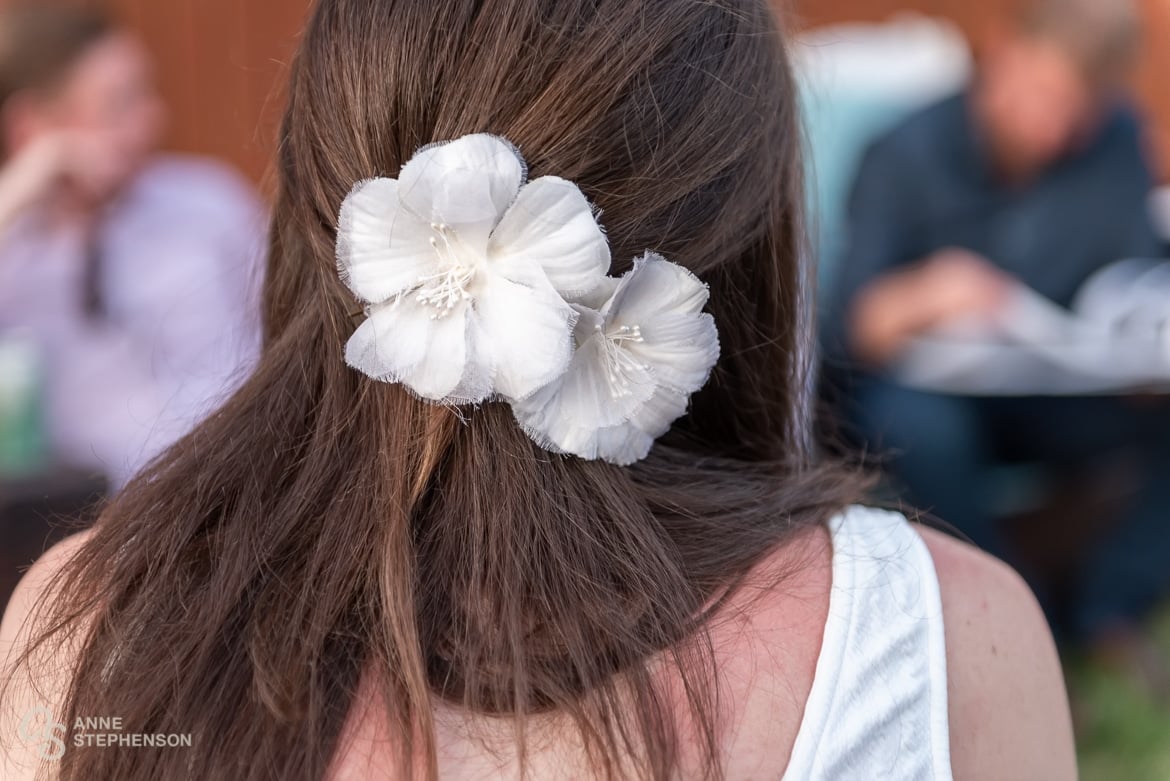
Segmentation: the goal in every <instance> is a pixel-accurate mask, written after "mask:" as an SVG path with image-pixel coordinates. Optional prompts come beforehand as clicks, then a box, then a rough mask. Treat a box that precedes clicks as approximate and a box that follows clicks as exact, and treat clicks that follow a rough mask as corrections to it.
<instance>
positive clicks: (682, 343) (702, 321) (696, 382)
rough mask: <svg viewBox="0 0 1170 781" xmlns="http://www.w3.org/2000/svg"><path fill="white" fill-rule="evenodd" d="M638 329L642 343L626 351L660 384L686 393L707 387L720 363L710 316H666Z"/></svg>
mask: <svg viewBox="0 0 1170 781" xmlns="http://www.w3.org/2000/svg"><path fill="white" fill-rule="evenodd" d="M639 328H640V329H641V333H642V341H641V342H630V343H628V344H627V345H626V349H628V350H629V351H630V352H631V353H632V354H633V355H635V356H636V357H637V358H638V360H639V361H641V362H642V363H645V364H647V365H648V366H650V367H651V368H652V369H653V371H654V376H655V378H656V379H657V380H658V382H659V383H661V384H663V385H667V386H670V387H672V388H674V389H676V390H678V391H680V392H682V393H686V394H690V393H694V392H695V391H697V390H699V389H700V388H702V387H703V386H704V385H706V384H707V379H708V378H709V377H710V376H711V369H713V368H714V367H715V363H716V361H718V360H719V331H718V329H717V328H716V327H715V319H714V318H713V317H711V315H708V314H702V315H685V314H684V315H678V314H671V315H664V316H659V317H657V318H654V319H651V320H648V321H644V323H643V324H642V325H641V326H639Z"/></svg>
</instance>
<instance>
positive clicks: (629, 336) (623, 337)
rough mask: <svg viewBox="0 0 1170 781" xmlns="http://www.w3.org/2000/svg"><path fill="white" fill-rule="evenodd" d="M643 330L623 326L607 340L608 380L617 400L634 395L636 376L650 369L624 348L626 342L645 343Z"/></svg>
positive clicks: (606, 368) (606, 364) (606, 366)
mask: <svg viewBox="0 0 1170 781" xmlns="http://www.w3.org/2000/svg"><path fill="white" fill-rule="evenodd" d="M643 341H645V340H644V339H643V338H642V329H641V328H639V327H638V326H636V325H635V326H622V327H621V328H619V329H617V330H616V331H614V333H612V334H609V335H608V336H607V337H606V339H605V353H606V361H605V372H606V379H608V380H609V385H610V387H611V388H612V390H613V394H614V397H615V398H625V397H627V396H631V395H633V393H634V384H635V381H634V376H635V375H637V374H639V373H644V372H646V371H647V370H648V369H649V367H648V366H647V365H646V364H644V363H641V362H640V361H637V360H635V359H634V357H633V356H632V355H630V353H629V352H628V351H627V350H626V349H625V348H624V347H623V344H624V343H625V342H643Z"/></svg>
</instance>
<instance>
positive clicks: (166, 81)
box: [109, 0, 310, 181]
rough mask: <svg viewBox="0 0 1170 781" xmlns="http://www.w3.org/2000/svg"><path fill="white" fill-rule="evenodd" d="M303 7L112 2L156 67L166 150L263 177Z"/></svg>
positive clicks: (222, 0) (241, 0) (273, 1)
mask: <svg viewBox="0 0 1170 781" xmlns="http://www.w3.org/2000/svg"><path fill="white" fill-rule="evenodd" d="M309 5H310V1H309V0H110V2H109V6H110V7H112V8H113V10H114V11H115V13H117V14H118V16H119V18H120V19H122V20H124V21H125V22H127V23H128V24H130V25H131V26H132V27H133V28H134V29H135V30H137V31H138V32H139V33H140V34H141V35H142V36H143V37H144V38H145V39H146V42H147V45H148V46H149V47H150V48H151V50H152V52H153V53H154V55H155V57H156V58H157V60H158V64H159V79H160V82H161V86H162V89H163V92H164V94H165V95H166V96H167V98H168V100H169V101H170V103H171V109H172V118H171V127H170V144H171V146H173V147H174V148H176V149H181V150H185V151H193V152H198V153H201V154H209V155H214V156H216V157H220V158H223V159H226V160H228V161H231V162H233V163H235V164H236V165H237V166H239V167H240V168H241V169H242V170H243V171H244V172H245V173H247V174H248V175H249V176H251V177H252V178H253V179H255V180H257V181H260V180H261V179H262V178H263V177H264V176H265V174H266V173H267V172H268V170H269V161H270V160H271V154H272V149H273V146H274V143H275V139H276V133H277V128H278V126H279V122H280V112H281V109H282V103H283V94H282V88H283V84H284V82H285V80H286V79H287V75H288V74H287V66H288V64H289V63H290V62H291V60H292V56H293V53H294V51H295V49H296V42H297V36H298V34H299V32H300V29H301V27H302V25H303V23H304V18H305V15H306V14H307V12H308V8H309Z"/></svg>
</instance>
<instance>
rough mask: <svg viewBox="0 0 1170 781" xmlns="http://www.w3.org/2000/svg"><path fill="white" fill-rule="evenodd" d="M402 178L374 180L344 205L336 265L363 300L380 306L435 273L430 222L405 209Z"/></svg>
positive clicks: (340, 222)
mask: <svg viewBox="0 0 1170 781" xmlns="http://www.w3.org/2000/svg"><path fill="white" fill-rule="evenodd" d="M398 193H399V187H398V182H396V181H394V180H393V179H370V180H369V181H365V182H362V183H360V184H358V185H357V186H356V187H355V188H354V189H353V192H351V193H350V194H349V196H348V197H346V199H345V201H344V202H343V203H342V204H341V216H340V217H339V218H338V222H337V268H338V271H339V273H340V274H341V279H342V281H343V282H345V284H346V285H347V286H348V287H349V289H350V290H352V291H353V293H354V295H356V296H357V297H358V298H360V299H361V300H363V301H365V302H367V303H370V304H380V303H383V302H384V301H388V300H389V299H390V298H392V297H394V296H395V295H397V294H399V293H401V292H403V291H406V290H409V289H410V288H411V287H413V286H414V285H415V284H416V283H417V282H418V280H419V278H421V277H425V276H427V275H428V274H431V273H433V269H434V268H435V265H436V261H437V258H436V255H435V251H434V249H433V248H432V247H431V245H430V237H431V235H432V234H431V232H430V226H429V225H428V224H424V223H423V222H422V221H420V220H419V219H418V217H417V216H415V215H414V214H413V213H411V212H409V211H407V210H405V209H403V208H402V204H401V202H400V201H399V199H398Z"/></svg>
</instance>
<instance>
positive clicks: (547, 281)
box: [337, 134, 610, 404]
mask: <svg viewBox="0 0 1170 781" xmlns="http://www.w3.org/2000/svg"><path fill="white" fill-rule="evenodd" d="M526 175H527V171H526V168H525V164H524V161H523V159H522V158H521V157H520V155H519V153H518V152H517V151H516V149H515V148H514V147H513V146H512V145H511V144H509V143H508V142H506V141H504V140H503V139H500V138H497V137H495V136H490V135H483V134H480V135H470V136H464V137H463V138H460V139H458V140H455V141H451V142H449V143H445V144H438V145H434V146H430V147H425V148H423V149H421V150H419V152H418V153H417V154H416V155H415V156H414V157H413V158H412V159H411V160H410V161H409V162H408V163H407V164H406V165H405V166H403V168H402V171H401V173H400V175H399V178H398V179H397V180H395V179H372V180H369V181H366V182H363V183H361V184H359V185H358V186H357V187H356V188H355V189H354V190H353V192H352V193H350V195H349V197H347V198H346V199H345V202H344V204H343V205H342V208H341V216H340V220H339V223H338V238H337V257H338V267H339V271H340V273H341V277H342V279H343V280H344V281H345V283H346V284H347V285H348V286H349V288H350V290H351V291H353V293H354V295H356V296H357V297H358V298H359V299H360V300H361V301H362V302H364V303H365V304H366V314H367V320H366V321H365V322H364V323H363V324H362V325H361V326H360V327H359V328H358V329H357V331H356V332H355V333H354V335H353V337H352V338H351V339H350V341H349V344H348V345H347V346H346V361H347V363H349V365H350V366H352V367H353V368H355V369H357V370H359V371H361V372H363V373H364V374H367V375H368V376H370V377H372V378H374V379H377V380H382V381H385V382H395V383H402V384H403V385H405V386H407V387H408V388H410V389H411V390H412V391H413V392H414V393H416V394H417V395H418V396H420V397H422V398H424V399H428V400H431V401H435V402H440V403H450V404H463V403H477V402H480V401H483V400H485V399H488V398H490V397H493V396H496V395H501V396H504V397H507V398H510V399H523V398H526V397H527V396H529V395H531V394H532V393H533V392H535V391H536V390H538V389H539V388H541V387H543V386H545V385H547V384H549V383H550V382H552V381H553V380H555V379H556V378H557V377H559V376H560V375H562V374H563V373H564V371H565V369H566V367H567V366H568V363H569V361H570V358H571V356H572V333H573V328H574V326H575V324H576V320H577V313H576V311H575V310H574V309H573V307H572V306H571V305H570V304H569V303H567V301H566V298H572V297H578V296H581V295H583V294H587V293H589V292H590V291H592V290H594V289H595V288H596V287H597V286H598V285H600V284H601V283H602V282H603V281H604V279H605V274H606V272H607V270H608V269H609V261H610V254H609V244H608V242H607V241H606V238H605V234H604V233H603V232H602V230H601V227H600V226H599V225H598V224H597V220H596V218H595V217H594V214H593V210H592V209H591V207H590V205H589V203H588V201H586V199H585V196H584V195H583V194H582V193H581V191H580V190H579V189H578V188H577V186H576V185H574V184H573V183H571V182H568V181H565V180H564V179H559V178H557V177H552V176H546V177H541V178H539V179H536V180H534V181H532V182H529V183H527V184H525V178H526Z"/></svg>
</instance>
